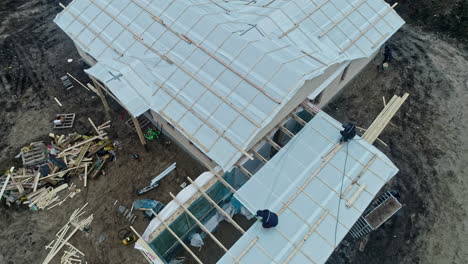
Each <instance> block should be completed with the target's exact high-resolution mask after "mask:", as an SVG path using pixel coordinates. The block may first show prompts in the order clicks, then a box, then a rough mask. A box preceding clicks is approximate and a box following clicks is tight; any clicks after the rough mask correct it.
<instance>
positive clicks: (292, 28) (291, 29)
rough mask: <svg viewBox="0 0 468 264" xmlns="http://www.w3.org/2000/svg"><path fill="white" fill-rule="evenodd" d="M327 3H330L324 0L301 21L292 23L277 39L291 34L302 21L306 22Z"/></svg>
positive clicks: (328, 0)
mask: <svg viewBox="0 0 468 264" xmlns="http://www.w3.org/2000/svg"><path fill="white" fill-rule="evenodd" d="M328 2H330V0H326V1H324V2H323V3H321V4H320V5H318V6H316V7H315V8H314V9H312V11H310V12H309V13H307V14H306V15H305V16H304V17H302V18H301V19H299V21H297V22H296V23H294V26H292V27H291V28H290V29H288V30H286V31H285V32H284V33H283V34H281V35H280V36H279V37H278V38H280V39H281V38H284V37H285V36H286V35H288V34H289V33H291V32H292V31H293V30H295V29H296V28H298V27H299V25H300V24H301V23H302V22H304V20H306V19H307V18H309V17H310V16H311V15H313V14H314V13H315V12H317V10H319V9H320V8H322V6H324V5H325V4H327V3H328Z"/></svg>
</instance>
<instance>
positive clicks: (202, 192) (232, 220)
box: [187, 177, 245, 234]
mask: <svg viewBox="0 0 468 264" xmlns="http://www.w3.org/2000/svg"><path fill="white" fill-rule="evenodd" d="M187 179H188V180H189V182H190V183H191V184H192V185H193V186H195V188H197V190H198V191H199V192H200V193H201V194H202V195H203V197H205V199H206V200H208V201H209V202H210V203H211V204H212V205H213V206H214V207H215V208H216V209H218V211H219V212H220V213H221V214H222V215H223V216H224V217H226V218H227V219H228V220H229V221H230V222H231V223H232V224H233V225H234V227H235V228H236V229H237V230H239V231H240V232H241V233H242V234H245V230H244V229H243V228H242V227H241V226H240V225H238V224H237V223H236V221H234V219H232V218H231V217H230V216H229V215H228V214H227V213H226V212H225V211H224V210H223V209H222V208H221V207H219V205H218V204H217V203H216V202H215V201H214V200H213V199H211V197H210V196H209V195H208V194H207V193H206V192H205V191H203V189H202V188H201V187H200V186H198V184H197V183H196V182H194V181H193V180H192V179H191V178H190V177H187Z"/></svg>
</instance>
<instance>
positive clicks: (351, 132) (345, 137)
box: [340, 123, 356, 143]
mask: <svg viewBox="0 0 468 264" xmlns="http://www.w3.org/2000/svg"><path fill="white" fill-rule="evenodd" d="M342 127H343V128H344V129H343V130H342V131H340V134H341V139H340V143H343V142H348V141H349V140H351V139H353V138H354V136H356V125H354V124H352V123H346V124H343V125H342Z"/></svg>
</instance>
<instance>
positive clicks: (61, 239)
mask: <svg viewBox="0 0 468 264" xmlns="http://www.w3.org/2000/svg"><path fill="white" fill-rule="evenodd" d="M87 205H88V204H85V205H84V206H83V207H81V208H79V209H76V210H75V211H74V212H73V214H72V215H71V216H70V219H69V220H68V222H67V223H66V224H65V226H63V227H62V228H61V229H60V230H59V231H58V232H57V234H56V235H55V236H56V237H57V238H56V239H55V240H52V242H50V243H49V245H47V246H46V247H45V248H46V249H50V251H49V254H48V255H47V257H46V258H45V260H44V261H43V262H42V264H47V263H50V262H51V261H52V259H53V258H54V257H55V256H56V255H57V254H58V253H59V252H60V250H61V249H62V248H63V247H64V246H67V247H68V249H66V250H64V254H63V256H62V258H61V261H60V263H61V264H74V263H82V262H83V259H84V257H85V255H84V254H83V252H81V251H79V250H78V249H77V248H75V247H74V246H73V245H72V244H70V243H69V240H70V239H71V238H72V237H73V235H75V234H76V232H77V231H78V230H80V231H83V232H88V231H89V225H90V224H91V222H92V221H93V218H94V216H93V215H92V214H91V215H90V216H88V217H86V218H84V219H82V220H80V218H81V216H82V215H83V214H84V213H85V212H84V211H83V210H84V208H85V207H86V206H87Z"/></svg>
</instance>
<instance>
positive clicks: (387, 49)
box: [382, 45, 393, 68]
mask: <svg viewBox="0 0 468 264" xmlns="http://www.w3.org/2000/svg"><path fill="white" fill-rule="evenodd" d="M392 59H393V54H392V49H391V48H390V46H388V45H387V46H385V48H384V60H383V62H382V67H383V68H387V67H388V64H390V62H392Z"/></svg>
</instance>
